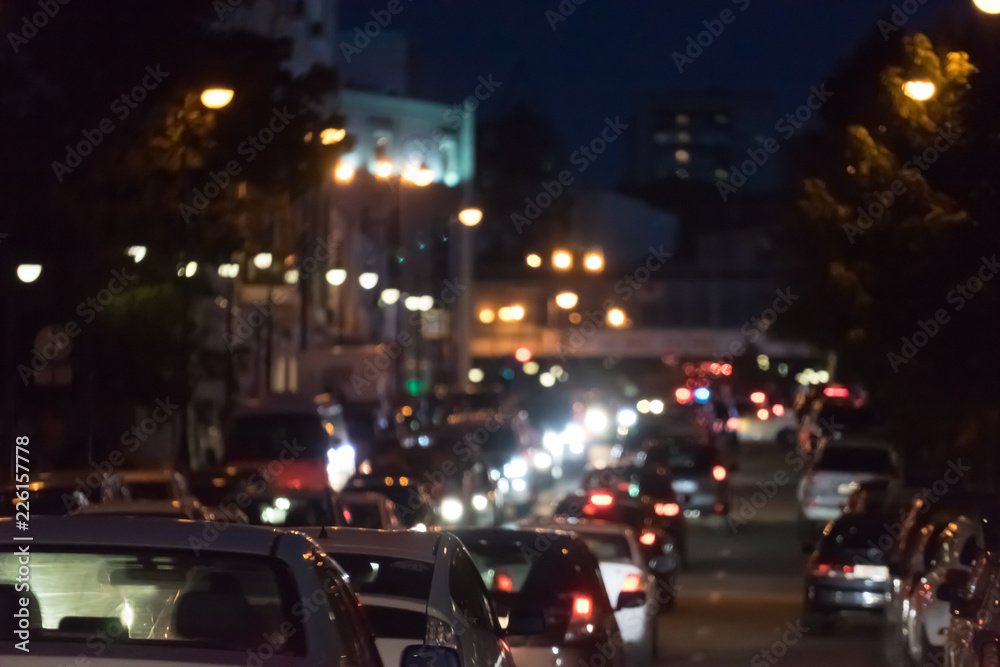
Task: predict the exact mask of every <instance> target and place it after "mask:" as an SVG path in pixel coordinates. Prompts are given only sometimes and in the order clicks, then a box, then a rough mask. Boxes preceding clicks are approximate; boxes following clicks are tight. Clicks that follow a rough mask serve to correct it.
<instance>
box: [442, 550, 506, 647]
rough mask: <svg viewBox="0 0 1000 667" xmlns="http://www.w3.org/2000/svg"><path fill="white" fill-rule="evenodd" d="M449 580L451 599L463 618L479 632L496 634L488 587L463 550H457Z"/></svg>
mask: <svg viewBox="0 0 1000 667" xmlns="http://www.w3.org/2000/svg"><path fill="white" fill-rule="evenodd" d="M448 579H449V581H448V584H449V588H450V593H451V599H452V600H454V602H455V607H457V608H458V611H459V612H460V613H461V614H462V616H463V618H465V619H466V621H468V623H469V624H470V625H471V626H472V627H473V628H476V629H477V630H484V631H486V632H496V628H495V627H494V625H493V609H492V607H490V601H489V597H487V594H486V585H485V584H484V583H483V578H482V576H480V574H479V570H478V569H477V568H476V565H475V563H473V562H472V559H471V558H470V557H469V556H468V554H467V553H466V552H465V551H464V550H463V549H456V550H455V554H454V556H453V557H452V561H451V573H450V576H449V578H448Z"/></svg>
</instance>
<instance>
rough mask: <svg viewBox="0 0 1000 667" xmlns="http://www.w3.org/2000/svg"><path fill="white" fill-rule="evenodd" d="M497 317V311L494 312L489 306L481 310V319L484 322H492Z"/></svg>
mask: <svg viewBox="0 0 1000 667" xmlns="http://www.w3.org/2000/svg"><path fill="white" fill-rule="evenodd" d="M495 318H496V313H494V312H493V311H492V310H490V309H489V308H483V309H482V310H480V311H479V321H480V322H482V323H483V324H490V323H492V322H493V320H494V319H495Z"/></svg>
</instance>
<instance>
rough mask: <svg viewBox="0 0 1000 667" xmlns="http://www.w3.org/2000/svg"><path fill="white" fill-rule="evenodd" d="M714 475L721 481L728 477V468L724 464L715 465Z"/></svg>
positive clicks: (716, 479)
mask: <svg viewBox="0 0 1000 667" xmlns="http://www.w3.org/2000/svg"><path fill="white" fill-rule="evenodd" d="M712 477H714V478H715V481H717V482H721V481H722V480H724V479H725V478H726V469H725V468H723V467H722V466H715V467H714V468H712Z"/></svg>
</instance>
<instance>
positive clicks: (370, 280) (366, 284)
mask: <svg viewBox="0 0 1000 667" xmlns="http://www.w3.org/2000/svg"><path fill="white" fill-rule="evenodd" d="M358 284H359V285H361V287H362V289H375V286H376V285H378V274H377V273H372V272H371V271H366V272H365V273H362V274H361V275H360V276H358Z"/></svg>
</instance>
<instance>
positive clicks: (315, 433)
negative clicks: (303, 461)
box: [226, 414, 330, 461]
mask: <svg viewBox="0 0 1000 667" xmlns="http://www.w3.org/2000/svg"><path fill="white" fill-rule="evenodd" d="M329 445H330V439H329V437H328V436H327V434H326V431H325V430H324V429H323V425H322V423H321V421H320V419H319V416H318V415H307V414H287V415H244V416H242V417H237V418H236V419H235V420H234V423H233V426H232V430H231V431H230V433H229V437H228V438H227V440H226V457H227V458H228V459H229V460H231V461H258V460H273V459H277V458H279V457H280V456H281V455H282V454H284V456H285V458H289V457H290V456H291V457H296V456H308V457H310V458H313V457H317V456H321V455H322V456H326V452H327V449H328V447H329Z"/></svg>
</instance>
